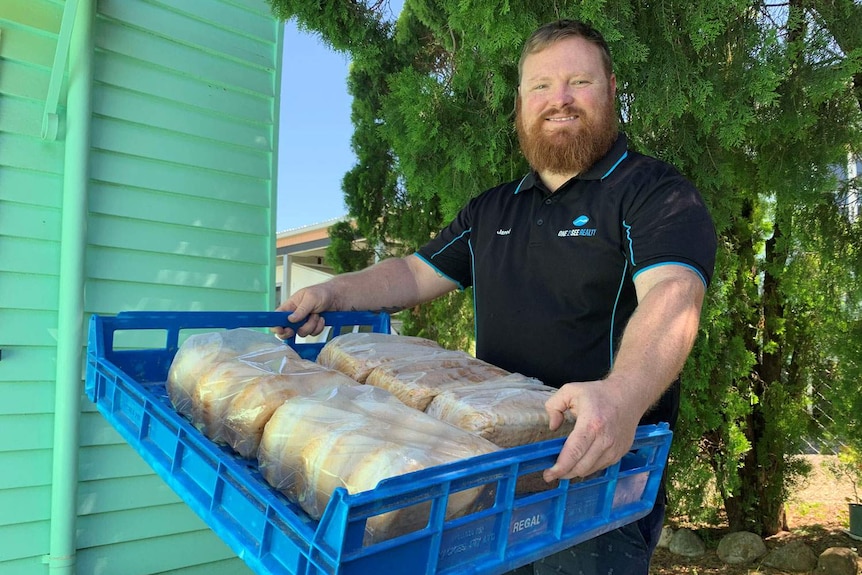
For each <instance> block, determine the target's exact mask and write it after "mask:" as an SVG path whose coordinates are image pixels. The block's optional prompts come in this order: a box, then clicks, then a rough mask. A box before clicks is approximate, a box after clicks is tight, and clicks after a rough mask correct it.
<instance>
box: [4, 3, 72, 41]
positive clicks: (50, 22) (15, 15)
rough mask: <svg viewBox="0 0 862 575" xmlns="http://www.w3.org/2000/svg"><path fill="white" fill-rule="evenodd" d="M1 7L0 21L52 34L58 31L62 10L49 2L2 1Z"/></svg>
mask: <svg viewBox="0 0 862 575" xmlns="http://www.w3.org/2000/svg"><path fill="white" fill-rule="evenodd" d="M2 6H3V10H2V11H0V21H2V20H5V21H6V22H9V23H15V24H16V25H20V26H23V27H27V28H30V29H32V30H36V31H42V32H48V33H53V34H56V33H57V30H59V29H60V22H61V21H62V19H63V8H62V6H58V5H57V3H56V2H52V1H51V0H3V4H2Z"/></svg>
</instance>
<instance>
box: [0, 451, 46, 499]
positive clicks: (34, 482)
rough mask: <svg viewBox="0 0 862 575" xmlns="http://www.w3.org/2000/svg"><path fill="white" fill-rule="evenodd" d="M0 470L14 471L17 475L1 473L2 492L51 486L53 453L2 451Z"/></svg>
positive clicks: (0, 486) (0, 454)
mask: <svg viewBox="0 0 862 575" xmlns="http://www.w3.org/2000/svg"><path fill="white" fill-rule="evenodd" d="M0 469H4V470H5V469H14V470H15V473H0V491H2V490H4V489H20V488H22V487H38V486H41V485H51V452H50V451H48V450H47V449H42V450H39V451H8V452H3V451H0Z"/></svg>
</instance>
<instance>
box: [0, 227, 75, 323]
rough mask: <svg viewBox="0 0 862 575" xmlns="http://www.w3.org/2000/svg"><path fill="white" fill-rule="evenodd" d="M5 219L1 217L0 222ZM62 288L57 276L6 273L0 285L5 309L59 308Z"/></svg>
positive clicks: (0, 295) (0, 294) (0, 297)
mask: <svg viewBox="0 0 862 575" xmlns="http://www.w3.org/2000/svg"><path fill="white" fill-rule="evenodd" d="M2 219H3V218H2V217H0V220H2ZM59 297H60V286H59V280H58V278H57V276H46V275H42V274H38V275H37V274H16V273H8V272H7V273H6V274H4V276H3V282H2V283H0V301H2V302H3V305H4V307H10V308H16V309H33V310H47V309H54V308H56V306H57V300H58V299H59Z"/></svg>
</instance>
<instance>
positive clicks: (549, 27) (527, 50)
mask: <svg viewBox="0 0 862 575" xmlns="http://www.w3.org/2000/svg"><path fill="white" fill-rule="evenodd" d="M566 38H583V39H584V40H586V41H587V42H590V43H591V44H593V45H595V46H597V47H598V48H599V50H600V51H601V54H602V60H603V63H604V65H605V71H606V72H607V74H608V76H610V75H611V73H612V72H613V61H612V60H611V49H610V48H609V47H608V43H607V42H606V41H605V38H604V36H602V34H601V33H600V32H599V31H598V30H596V29H595V28H593V27H592V26H590V25H588V24H585V23H583V22H581V21H580V20H557V21H555V22H548V23H547V24H544V25H542V26H540V27H539V28H538V29H537V30H536V31H535V32H533V33H532V34H531V35H530V37H529V38H527V41H526V42H524V48H523V50H521V59H520V60H518V82H519V83H520V81H521V75H522V74H523V72H524V60H525V59H526V58H527V56H529V55H530V54H535V53H536V52H541V51H542V50H544V49H545V48H548V47H549V46H551V45H552V44H556V43H557V42H559V41H560V40H564V39H566Z"/></svg>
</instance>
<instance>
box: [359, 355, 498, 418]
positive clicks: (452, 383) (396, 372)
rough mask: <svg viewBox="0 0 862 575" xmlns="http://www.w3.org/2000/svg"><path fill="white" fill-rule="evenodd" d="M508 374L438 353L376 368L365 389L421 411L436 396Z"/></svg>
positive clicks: (475, 361) (473, 360) (465, 357)
mask: <svg viewBox="0 0 862 575" xmlns="http://www.w3.org/2000/svg"><path fill="white" fill-rule="evenodd" d="M508 374H509V372H508V371H506V370H504V369H502V368H499V367H497V366H495V365H491V364H490V363H487V362H484V361H482V360H479V359H476V358H475V357H473V356H471V355H469V354H467V353H464V352H461V351H449V350H441V351H434V352H431V353H429V354H427V355H423V356H422V357H421V358H420V359H415V358H411V359H401V360H395V361H391V362H388V363H384V364H383V365H380V366H378V367H376V368H374V370H372V371H371V373H369V374H368V378H367V379H366V380H365V383H366V384H367V385H373V386H375V387H380V388H382V389H385V390H387V391H389V392H391V393H393V394H394V395H395V396H396V397H398V399H400V400H401V401H402V402H403V403H404V404H405V405H408V406H410V407H413V408H415V409H418V410H420V411H425V410H426V409H427V408H428V406H429V405H430V404H431V401H432V400H433V399H434V397H435V396H437V395H438V394H439V393H442V392H444V391H446V390H447V389H450V388H453V387H461V386H463V385H465V384H478V383H482V382H485V381H488V380H497V379H499V378H501V377H504V376H506V375H508Z"/></svg>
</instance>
